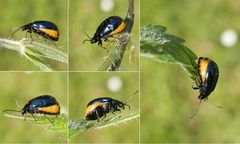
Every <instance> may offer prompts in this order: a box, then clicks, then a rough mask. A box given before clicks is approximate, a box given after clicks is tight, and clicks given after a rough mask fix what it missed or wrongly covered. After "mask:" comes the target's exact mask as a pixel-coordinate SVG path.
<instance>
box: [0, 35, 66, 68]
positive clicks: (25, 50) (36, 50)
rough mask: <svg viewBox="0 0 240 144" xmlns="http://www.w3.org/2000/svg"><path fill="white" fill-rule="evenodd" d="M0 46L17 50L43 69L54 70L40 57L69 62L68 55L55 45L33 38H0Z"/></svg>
mask: <svg viewBox="0 0 240 144" xmlns="http://www.w3.org/2000/svg"><path fill="white" fill-rule="evenodd" d="M0 47H1V48H6V49H10V50H14V51H17V52H18V53H20V54H21V55H22V56H25V57H26V58H27V59H28V60H29V61H31V62H32V63H33V64H34V65H36V66H37V67H39V68H40V69H41V70H42V71H53V69H52V68H51V67H50V66H49V65H48V64H46V63H44V62H43V61H42V60H40V57H44V58H48V59H52V60H55V61H59V62H62V63H66V64H67V63H68V55H67V53H66V52H64V51H63V50H61V49H60V48H58V47H57V46H55V45H48V44H44V43H40V42H38V41H35V40H32V39H26V38H24V39H22V40H19V41H15V40H9V39H2V38H0Z"/></svg>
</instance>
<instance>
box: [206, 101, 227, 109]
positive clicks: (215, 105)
mask: <svg viewBox="0 0 240 144" xmlns="http://www.w3.org/2000/svg"><path fill="white" fill-rule="evenodd" d="M206 102H207V103H208V104H209V105H210V106H215V107H217V108H223V107H222V106H218V105H215V104H212V103H210V102H208V101H206Z"/></svg>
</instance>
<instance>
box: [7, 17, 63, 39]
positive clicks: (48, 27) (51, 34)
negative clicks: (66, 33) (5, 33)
mask: <svg viewBox="0 0 240 144" xmlns="http://www.w3.org/2000/svg"><path fill="white" fill-rule="evenodd" d="M20 29H22V31H25V30H26V31H27V33H30V36H31V38H32V35H31V33H32V32H33V33H35V34H38V35H41V36H42V37H44V38H46V39H49V40H52V41H58V39H59V30H58V27H57V26H56V25H55V24H54V23H52V22H50V21H34V22H32V23H29V24H26V25H23V26H21V27H20V28H18V29H17V30H15V31H14V32H13V33H12V34H11V36H10V38H11V37H12V36H13V35H14V34H15V33H16V32H17V31H18V30H20Z"/></svg>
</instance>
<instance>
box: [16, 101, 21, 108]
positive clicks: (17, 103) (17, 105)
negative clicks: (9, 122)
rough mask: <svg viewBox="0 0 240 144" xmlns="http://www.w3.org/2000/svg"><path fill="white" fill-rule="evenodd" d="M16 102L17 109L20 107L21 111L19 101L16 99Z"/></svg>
mask: <svg viewBox="0 0 240 144" xmlns="http://www.w3.org/2000/svg"><path fill="white" fill-rule="evenodd" d="M15 102H16V105H17V107H18V108H19V109H21V108H20V106H19V103H18V100H17V99H16V98H15Z"/></svg>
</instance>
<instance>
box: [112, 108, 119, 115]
mask: <svg viewBox="0 0 240 144" xmlns="http://www.w3.org/2000/svg"><path fill="white" fill-rule="evenodd" d="M116 111H119V112H121V110H120V109H118V108H115V109H114V110H113V111H112V114H114V115H115V112H116Z"/></svg>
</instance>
